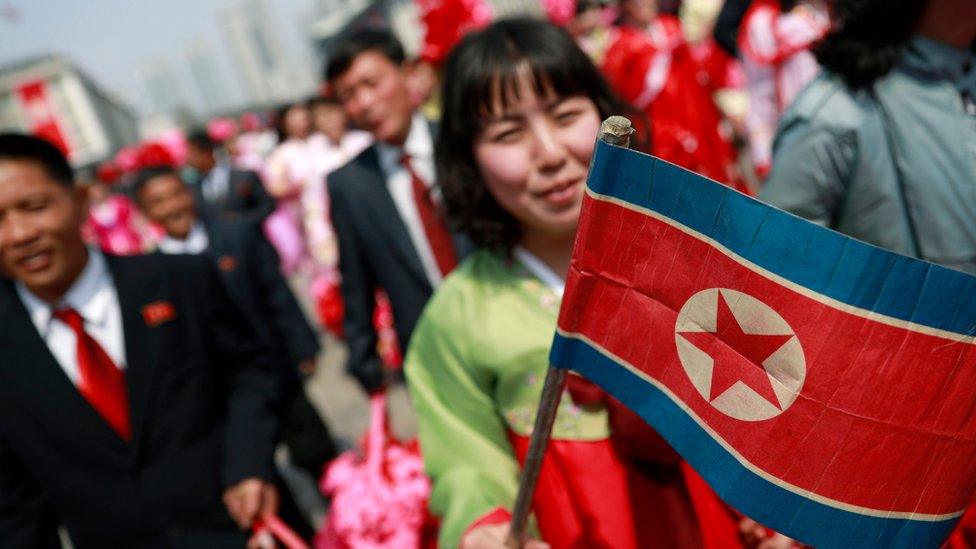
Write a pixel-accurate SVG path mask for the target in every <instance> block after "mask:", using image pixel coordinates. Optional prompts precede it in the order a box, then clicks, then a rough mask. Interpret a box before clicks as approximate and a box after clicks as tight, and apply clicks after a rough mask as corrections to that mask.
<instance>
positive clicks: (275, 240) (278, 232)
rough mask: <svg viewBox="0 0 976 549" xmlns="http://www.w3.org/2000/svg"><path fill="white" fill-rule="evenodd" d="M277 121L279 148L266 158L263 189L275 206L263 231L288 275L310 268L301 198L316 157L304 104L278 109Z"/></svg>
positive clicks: (310, 124) (309, 121)
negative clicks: (276, 202) (311, 145)
mask: <svg viewBox="0 0 976 549" xmlns="http://www.w3.org/2000/svg"><path fill="white" fill-rule="evenodd" d="M276 120H277V126H278V146H277V148H275V150H274V151H272V153H271V156H270V157H269V158H268V163H267V177H266V179H265V187H266V188H267V190H268V193H269V194H271V196H273V197H275V198H276V199H277V200H278V207H277V209H276V210H275V211H274V213H272V214H271V215H270V216H268V219H267V221H266V222H265V231H266V232H267V234H268V238H269V239H270V240H271V243H272V244H274V246H275V248H276V249H277V250H278V255H279V256H280V257H281V267H282V270H283V271H284V272H285V274H291V273H293V272H295V271H296V270H298V269H299V268H300V267H307V266H308V265H309V256H308V246H307V243H306V241H305V233H304V229H303V227H302V206H301V198H302V194H303V193H304V191H305V187H306V185H307V183H308V180H309V178H310V177H311V175H312V173H313V170H314V169H315V155H314V153H313V152H312V149H311V148H310V147H309V144H308V138H309V136H310V135H311V132H312V121H311V115H310V114H309V110H308V107H307V106H306V105H305V104H304V103H294V104H292V105H289V106H287V107H285V108H283V109H281V110H280V111H279V112H278V116H277V117H276Z"/></svg>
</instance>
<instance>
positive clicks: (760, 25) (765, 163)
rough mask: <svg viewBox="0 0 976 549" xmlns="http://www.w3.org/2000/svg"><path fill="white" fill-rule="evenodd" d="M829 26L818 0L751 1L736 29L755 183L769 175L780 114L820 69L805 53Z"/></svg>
mask: <svg viewBox="0 0 976 549" xmlns="http://www.w3.org/2000/svg"><path fill="white" fill-rule="evenodd" d="M829 27H830V17H829V15H828V13H827V5H826V3H825V2H824V1H823V0H782V1H779V0H755V1H754V2H753V3H752V5H751V6H750V7H749V10H748V11H747V12H746V14H745V17H744V19H743V21H742V28H741V29H740V30H739V34H738V43H739V52H740V53H741V55H742V66H743V68H744V70H745V77H746V82H747V85H748V90H749V109H748V116H747V117H746V130H747V132H748V140H749V151H750V154H751V158H752V162H753V164H754V166H755V168H756V172H757V174H758V175H759V177H760V179H761V178H763V177H765V176H766V174H767V173H769V169H770V164H771V162H772V155H773V136H774V135H775V134H776V126H777V124H779V119H780V117H781V116H782V115H783V112H784V111H785V110H786V108H787V107H789V106H790V105H791V104H792V103H793V100H794V98H795V97H796V95H797V94H798V93H799V92H800V90H802V89H803V87H804V86H806V85H807V83H809V82H810V81H811V80H813V78H814V77H815V76H816V75H817V73H818V72H819V71H820V66H819V65H818V64H817V60H816V59H815V58H814V56H813V53H811V52H810V47H811V46H813V45H814V44H815V43H817V42H819V41H820V40H821V39H822V38H823V37H824V35H825V34H826V33H827V30H828V29H829Z"/></svg>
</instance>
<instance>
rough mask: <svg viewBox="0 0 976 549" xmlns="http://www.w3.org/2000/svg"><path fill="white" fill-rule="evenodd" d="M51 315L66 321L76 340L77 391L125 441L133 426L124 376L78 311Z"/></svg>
mask: <svg viewBox="0 0 976 549" xmlns="http://www.w3.org/2000/svg"><path fill="white" fill-rule="evenodd" d="M54 318H56V319H58V320H60V321H61V322H64V323H65V324H67V325H68V326H69V327H70V328H71V329H72V330H73V331H74V333H75V338H76V339H77V340H78V343H77V349H78V370H79V372H80V373H81V381H80V382H79V384H78V391H79V392H81V394H82V396H84V397H85V399H86V400H88V403H89V404H91V405H92V407H93V408H95V411H96V412H98V414H99V415H100V416H102V419H104V420H105V421H106V422H108V424H109V426H111V427H112V429H113V430H114V431H115V432H116V433H118V435H119V436H120V437H122V439H123V440H125V441H126V442H128V441H129V440H130V439H131V438H132V427H131V426H130V424H129V399H128V396H127V392H126V388H125V375H124V374H123V373H122V371H121V370H119V369H118V368H117V367H116V366H115V363H114V362H112V359H111V358H110V357H109V356H108V353H106V352H105V349H103V348H102V346H101V345H99V344H98V342H97V341H95V338H93V337H92V336H90V335H89V334H88V332H86V331H85V326H84V324H85V322H84V320H83V319H82V318H81V315H79V314H78V311H75V310H74V309H60V310H57V311H54Z"/></svg>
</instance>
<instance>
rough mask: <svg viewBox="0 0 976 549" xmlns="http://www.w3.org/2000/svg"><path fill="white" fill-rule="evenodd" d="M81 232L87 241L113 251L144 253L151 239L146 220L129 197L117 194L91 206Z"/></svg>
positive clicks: (123, 253) (118, 252)
mask: <svg viewBox="0 0 976 549" xmlns="http://www.w3.org/2000/svg"><path fill="white" fill-rule="evenodd" d="M84 234H85V237H86V239H87V240H88V241H89V242H91V243H93V244H96V245H97V246H98V247H99V248H101V249H102V250H104V251H105V252H108V253H110V254H115V255H136V254H140V253H143V252H144V251H146V249H147V248H149V247H150V243H151V242H152V241H153V239H152V232H151V229H150V228H149V224H148V223H146V222H145V220H143V219H142V218H141V216H140V214H139V211H138V210H137V208H136V207H135V205H134V204H133V203H132V200H130V199H129V198H127V197H125V196H123V195H120V194H114V195H111V196H109V197H108V198H106V199H105V200H104V201H102V202H101V203H99V204H95V205H93V206H92V207H91V209H90V211H89V213H88V219H87V221H86V222H85V227H84Z"/></svg>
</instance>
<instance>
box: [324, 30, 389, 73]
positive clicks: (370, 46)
mask: <svg viewBox="0 0 976 549" xmlns="http://www.w3.org/2000/svg"><path fill="white" fill-rule="evenodd" d="M368 51H375V52H377V53H379V54H381V55H383V56H384V57H386V58H387V59H389V60H390V61H392V62H393V64H395V65H400V64H401V63H403V61H404V60H405V59H406V58H407V56H406V54H404V53H403V46H402V45H401V44H400V41H399V40H397V39H396V37H395V36H393V34H392V33H391V32H390V31H386V30H378V29H362V30H358V31H356V32H354V33H352V34H351V35H349V37H347V38H346V39H345V40H343V41H342V42H339V45H338V46H336V48H335V49H334V50H332V52H330V54H329V60H328V61H327V62H326V64H325V79H326V81H328V82H332V81H333V80H335V79H336V78H339V77H340V76H342V75H343V74H344V73H345V72H346V71H347V70H349V67H350V66H351V65H352V62H353V61H355V60H356V58H357V57H359V56H360V55H361V54H363V53H366V52H368Z"/></svg>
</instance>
